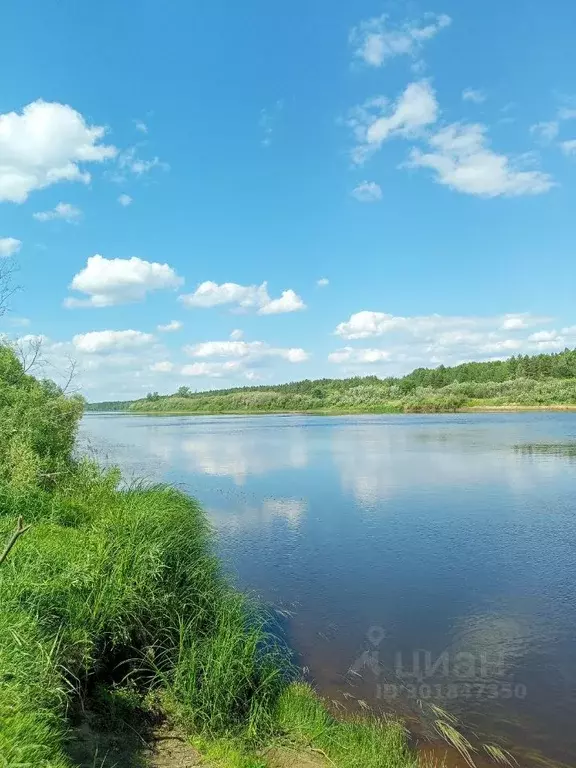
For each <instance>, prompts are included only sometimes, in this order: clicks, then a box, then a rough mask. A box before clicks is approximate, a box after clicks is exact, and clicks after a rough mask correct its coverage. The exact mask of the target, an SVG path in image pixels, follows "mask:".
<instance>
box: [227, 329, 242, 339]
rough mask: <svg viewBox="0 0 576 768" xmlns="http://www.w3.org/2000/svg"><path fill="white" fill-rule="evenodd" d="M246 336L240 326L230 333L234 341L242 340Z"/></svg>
mask: <svg viewBox="0 0 576 768" xmlns="http://www.w3.org/2000/svg"><path fill="white" fill-rule="evenodd" d="M243 337H244V331H241V330H240V328H235V329H234V330H233V331H232V333H231V334H230V338H231V340H232V341H240V339H242V338H243Z"/></svg>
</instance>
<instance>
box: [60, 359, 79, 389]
mask: <svg viewBox="0 0 576 768" xmlns="http://www.w3.org/2000/svg"><path fill="white" fill-rule="evenodd" d="M66 359H67V360H68V370H67V372H66V373H67V377H66V381H65V383H64V384H63V385H62V392H63V394H65V395H70V394H75V393H76V392H79V391H80V387H74V388H72V382H73V381H74V379H75V378H76V377H77V375H78V363H77V362H76V360H74V358H73V357H71V356H70V355H67V358H66Z"/></svg>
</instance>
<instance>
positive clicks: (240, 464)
mask: <svg viewBox="0 0 576 768" xmlns="http://www.w3.org/2000/svg"><path fill="white" fill-rule="evenodd" d="M81 445H82V446H83V449H88V450H90V451H94V453H95V454H96V455H98V457H99V458H100V460H104V461H106V462H108V463H111V464H117V465H119V466H120V467H121V468H122V470H123V471H124V473H125V475H126V477H127V478H128V479H129V480H130V479H132V478H134V479H136V478H142V477H144V478H146V479H148V480H150V481H157V480H163V481H164V480H165V481H168V482H170V483H173V484H176V485H178V486H179V487H181V488H183V489H184V490H186V491H187V492H188V493H191V494H193V495H194V496H195V497H197V498H198V499H199V500H200V502H201V503H202V504H203V505H204V507H205V509H206V511H207V513H208V515H209V517H210V519H211V521H212V523H213V525H214V526H215V528H216V531H217V534H218V536H217V538H218V547H219V552H220V554H221V556H222V557H223V559H224V562H225V563H226V565H227V568H228V569H229V570H230V571H231V572H232V573H233V574H234V577H235V579H236V581H237V583H238V584H239V585H240V586H241V587H243V588H247V589H250V590H253V591H255V592H256V593H257V594H258V595H259V596H260V597H261V598H262V599H263V600H265V601H267V602H268V603H271V604H272V605H273V606H274V607H275V609H276V610H277V612H278V615H279V616H280V617H281V620H282V622H283V623H284V624H285V625H286V628H287V631H288V633H289V636H290V640H291V642H292V644H293V646H294V648H295V649H296V651H297V653H298V660H299V663H300V664H301V665H302V666H303V667H305V668H306V673H307V674H308V675H309V677H310V678H311V679H312V680H313V681H314V683H315V684H316V686H317V688H318V689H319V690H320V691H321V692H322V693H323V694H324V695H326V696H327V697H328V698H330V699H332V700H333V701H334V702H335V704H334V706H345V707H346V708H347V709H348V710H350V709H359V710H362V709H364V708H365V707H370V708H372V709H375V710H384V711H387V712H389V711H396V712H399V713H401V714H402V715H403V716H405V717H406V718H407V719H408V722H409V724H410V726H411V727H412V728H413V730H414V732H415V733H417V734H419V735H420V736H421V737H432V735H433V732H434V729H433V721H434V719H435V716H434V710H433V709H432V707H431V705H435V706H440V707H442V708H443V709H445V710H447V711H449V712H450V713H452V714H454V715H455V716H457V717H458V718H459V720H460V721H461V722H462V723H463V724H464V725H465V727H466V730H467V733H474V734H476V735H477V737H478V739H481V740H484V741H486V740H488V741H490V742H491V743H498V744H500V745H502V746H504V747H505V748H507V749H510V750H511V751H512V753H513V754H514V755H515V756H516V758H517V759H518V761H519V763H520V765H522V766H531V765H534V766H536V765H543V764H545V765H548V764H549V765H576V728H574V721H575V719H576V414H572V413H512V414H455V415H425V416H423V415H413V416H406V415H398V416H396V415H394V416H364V417H363V416H360V417H359V416H353V417H346V416H338V417H320V416H253V417H241V416H213V417H208V416H206V417H203V416H193V417H185V416H180V417H177V416H158V417H157V416H136V415H125V414H87V415H86V416H85V417H84V420H83V422H82V426H81ZM474 738H476V736H475V737H474Z"/></svg>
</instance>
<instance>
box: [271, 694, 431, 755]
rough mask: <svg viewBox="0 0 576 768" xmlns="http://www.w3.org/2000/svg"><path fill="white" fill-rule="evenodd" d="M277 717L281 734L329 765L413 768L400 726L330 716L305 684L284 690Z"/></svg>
mask: <svg viewBox="0 0 576 768" xmlns="http://www.w3.org/2000/svg"><path fill="white" fill-rule="evenodd" d="M277 718H278V722H279V724H280V726H281V728H282V729H283V730H284V732H285V733H286V734H288V735H290V736H291V737H292V738H293V739H296V741H297V743H299V744H300V745H307V746H309V747H312V748H313V749H315V750H316V751H317V752H320V753H321V754H323V755H325V756H326V757H327V758H328V760H329V761H330V763H331V764H332V765H338V766H346V768H382V766H386V768H417V766H418V764H419V763H418V760H417V759H416V758H415V757H414V756H412V755H411V754H410V752H409V751H408V749H407V747H406V733H405V731H404V728H403V726H402V724H401V723H399V722H397V721H394V720H382V719H379V718H349V719H347V720H345V721H339V720H336V719H335V718H334V717H332V716H331V715H330V714H329V713H328V712H327V710H326V708H325V707H324V705H323V704H322V702H320V701H319V700H318V697H317V696H316V695H315V693H314V691H313V690H312V689H311V688H310V687H309V686H307V685H304V684H297V685H292V686H290V687H289V688H287V689H286V691H285V692H284V693H283V695H282V697H281V698H280V700H279V703H278V711H277Z"/></svg>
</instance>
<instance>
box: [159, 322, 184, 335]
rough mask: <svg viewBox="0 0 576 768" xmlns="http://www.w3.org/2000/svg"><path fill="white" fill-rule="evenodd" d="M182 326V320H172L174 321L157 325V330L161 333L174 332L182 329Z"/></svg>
mask: <svg viewBox="0 0 576 768" xmlns="http://www.w3.org/2000/svg"><path fill="white" fill-rule="evenodd" d="M182 327H183V324H182V323H181V322H180V320H172V322H170V323H167V324H166V325H159V326H157V328H156V330H158V331H160V333H173V332H174V331H180V330H182Z"/></svg>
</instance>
